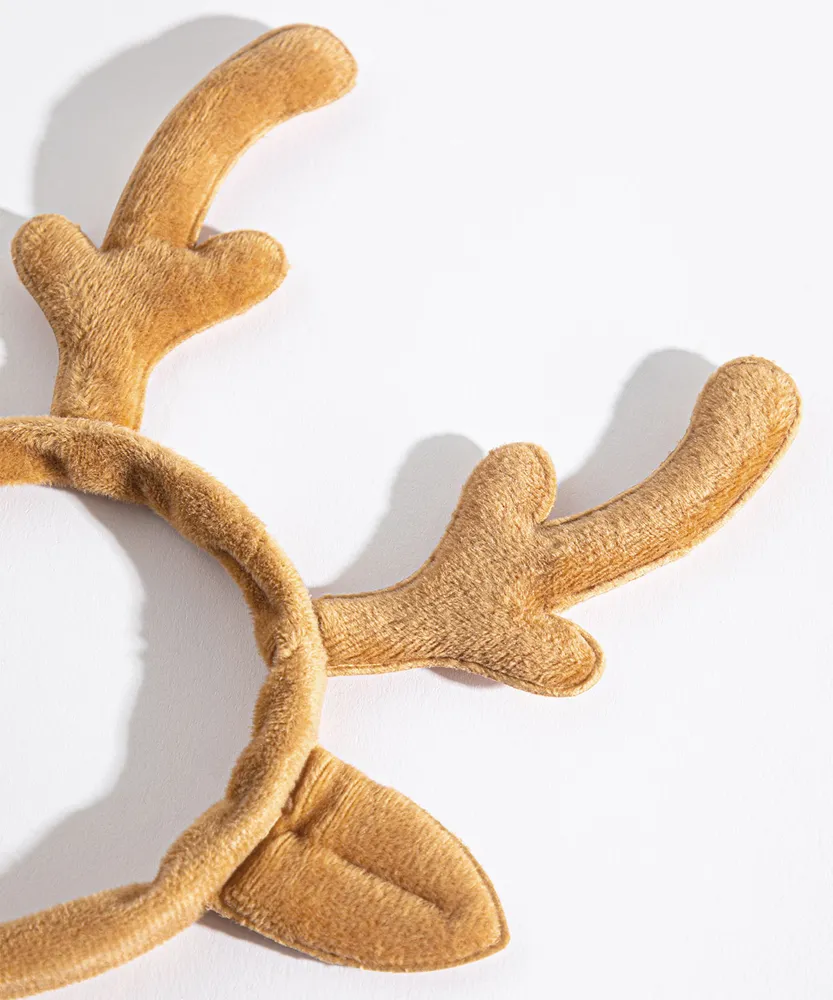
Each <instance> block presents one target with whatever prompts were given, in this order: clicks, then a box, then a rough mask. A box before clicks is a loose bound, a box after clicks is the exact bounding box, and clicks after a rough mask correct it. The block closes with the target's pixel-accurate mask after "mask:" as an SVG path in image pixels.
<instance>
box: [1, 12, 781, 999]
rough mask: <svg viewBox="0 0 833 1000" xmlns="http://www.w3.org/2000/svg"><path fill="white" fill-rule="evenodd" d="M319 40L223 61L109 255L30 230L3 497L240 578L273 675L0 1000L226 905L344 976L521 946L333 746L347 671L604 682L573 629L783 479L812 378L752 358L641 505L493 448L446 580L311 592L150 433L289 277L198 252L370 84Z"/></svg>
mask: <svg viewBox="0 0 833 1000" xmlns="http://www.w3.org/2000/svg"><path fill="white" fill-rule="evenodd" d="M354 78H355V63H354V61H353V59H352V57H351V56H350V54H349V53H348V52H347V50H346V49H345V48H344V46H343V45H342V44H341V43H340V42H339V41H338V40H337V39H336V38H334V37H333V36H332V35H331V34H329V33H328V32H326V31H324V30H323V29H320V28H311V27H306V26H294V27H290V28H284V29H281V30H280V31H276V32H272V33H270V34H267V35H264V36H263V37H262V38H261V39H258V40H257V41H255V42H254V43H253V44H251V45H250V46H248V47H247V48H245V49H243V50H242V51H240V52H238V53H237V54H236V55H234V56H232V57H231V58H230V59H229V60H228V61H227V62H225V63H224V64H223V65H222V66H220V67H219V68H218V69H216V70H214V72H212V73H211V74H210V75H209V76H208V77H206V79H205V80H203V81H202V83H200V84H199V86H197V87H196V89H195V90H193V91H192V92H191V93H190V94H189V95H188V96H187V97H185V99H184V100H183V101H182V102H181V103H180V104H179V105H178V106H177V107H176V108H175V109H174V111H173V112H172V113H171V114H170V116H169V117H168V118H167V119H166V121H165V122H164V123H163V125H162V126H161V127H160V129H159V131H158V132H157V133H156V135H155V136H154V137H153V139H152V140H151V142H150V145H149V146H148V148H147V150H146V151H145V153H144V154H143V156H142V158H141V160H140V162H139V164H138V165H137V167H136V169H135V171H134V173H133V176H132V177H131V179H130V181H129V183H128V185H127V187H126V189H125V191H124V194H123V195H122V198H121V200H120V202H119V205H118V207H117V209H116V212H115V214H114V216H113V220H112V222H111V224H110V228H109V230H108V232H107V236H106V238H105V240H104V243H103V245H102V247H101V249H97V248H96V247H95V246H93V244H92V243H91V242H90V241H89V240H88V239H87V238H86V236H84V234H83V233H82V232H81V231H80V230H79V229H77V228H76V227H75V226H73V225H72V224H71V223H70V222H68V221H67V220H66V219H63V218H61V217H60V216H41V217H38V218H35V219H33V220H31V221H30V222H28V223H27V224H26V225H24V226H23V228H22V229H21V230H20V232H19V233H18V234H17V236H16V237H15V240H14V243H13V247H12V253H13V256H14V262H15V265H16V267H17V270H18V273H19V274H20V277H21V279H22V280H23V282H24V283H25V284H26V287H27V288H28V289H29V291H30V292H31V294H32V295H33V296H34V298H35V299H36V300H37V302H38V303H39V305H40V306H41V308H42V309H43V311H44V313H45V315H46V317H47V319H48V320H49V322H50V324H51V325H52V328H53V330H54V331H55V336H56V338H57V341H58V346H59V352H60V360H59V369H58V376H57V380H56V385H55V395H54V400H53V405H52V414H51V416H49V417H30V418H20V419H7V420H2V421H0V482H2V483H3V484H13V483H36V484H43V485H50V486H63V487H70V488H73V489H78V490H83V491H85V492H89V493H96V494H100V495H103V496H108V497H112V498H113V499H116V500H122V501H128V502H131V503H140V504H145V505H146V506H148V507H150V508H152V509H153V510H155V511H156V512H157V513H158V514H159V515H160V516H161V517H163V518H165V519H166V520H167V521H168V522H169V523H170V524H172V525H173V526H174V527H175V528H176V529H177V530H178V531H179V532H180V533H181V534H182V535H184V536H185V537H186V538H189V539H191V541H193V542H194V543H195V544H196V545H199V546H200V547H202V548H203V549H205V550H206V551H208V552H210V553H211V554H212V555H214V556H215V557H216V558H217V559H219V560H220V561H221V562H222V563H223V565H224V566H225V567H226V569H227V570H228V571H229V573H230V574H231V575H232V576H233V577H234V579H235V580H236V581H237V583H238V584H239V586H240V588H241V590H242V591H243V595H244V597H245V599H246V601H247V602H248V604H249V606H250V608H251V611H252V615H253V620H254V629H255V635H256V638H257V642H258V645H259V648H260V651H261V653H262V655H263V658H264V660H265V661H266V664H267V667H268V668H269V672H268V674H267V678H266V681H265V683H264V685H263V688H262V691H261V693H260V696H259V698H258V701H257V705H256V708H255V714H254V726H253V735H252V739H251V742H250V743H249V745H248V746H247V747H246V749H245V750H244V751H243V753H242V755H241V756H240V758H239V760H238V761H237V764H236V765H235V768H234V770H233V772H232V775H231V779H230V781H229V785H228V788H227V790H226V794H225V796H224V798H223V799H222V800H221V801H220V802H218V803H216V804H215V805H214V806H213V807H212V808H211V809H209V810H208V811H207V812H206V813H205V814H204V815H203V816H201V817H200V818H199V819H198V820H197V821H196V822H195V823H194V824H193V825H192V826H191V827H189V828H188V829H187V830H186V831H185V832H184V833H183V834H182V835H181V836H180V837H179V838H178V839H177V841H176V842H175V843H174V844H173V846H172V847H171V848H170V850H169V851H168V853H167V854H166V855H165V857H164V858H163V860H162V863H161V865H160V868H159V872H158V874H157V876H156V878H155V879H154V880H153V881H152V882H149V883H146V884H141V885H131V886H126V887H123V888H120V889H113V890H109V891H107V892H102V893H99V894H97V895H94V896H89V897H86V898H84V899H79V900H76V901H75V902H72V903H65V904H62V905H60V906H56V907H53V908H52V909H50V910H46V911H44V912H41V913H37V914H34V915H33V916H30V917H25V918H22V919H19V920H16V921H13V922H11V923H7V924H4V925H0V998H10V997H22V996H28V995H30V994H33V993H37V992H39V991H41V990H47V989H52V988H55V987H58V986H63V985H66V984H68V983H73V982H76V981H78V980H81V979H84V978H86V977H88V976H92V975H95V974H97V973H99V972H103V971H105V970H106V969H109V968H112V967H113V966H115V965H118V964H120V963H122V962H126V961H128V960H129V959H131V958H134V957H135V956H137V955H139V954H141V953H143V952H145V951H147V950H149V949H150V948H152V947H154V946H155V945H157V944H160V943H161V942H163V941H165V940H166V939H167V938H169V937H171V936H172V935H174V934H176V933H177V932H178V931H180V930H182V929H183V928H185V927H187V926H188V925H189V924H191V923H192V922H193V921H194V920H196V919H197V918H199V917H200V916H201V914H203V913H204V912H205V911H206V910H207V909H214V910H216V911H218V912H219V913H222V914H224V915H225V916H227V917H231V918H232V919H234V920H237V921H238V922H240V923H242V924H244V925H246V926H248V927H250V928H253V929H254V930H256V931H259V932H260V933H261V934H264V935H266V936H268V937H271V938H273V939H275V940H277V941H280V942H281V943H283V944H286V945H289V946H291V947H293V948H298V949H300V950H302V951H306V952H308V953H310V954H312V955H315V956H317V957H319V958H322V959H325V960H326V961H330V962H338V963H342V964H347V965H356V966H361V967H364V968H372V969H387V970H411V971H412V970H419V969H436V968H441V967H444V966H449V965H456V964H460V963H463V962H468V961H472V960H474V959H476V958H480V957H482V956H485V955H488V954H490V953H491V952H494V951H496V950H498V949H499V948H501V947H503V946H504V945H505V944H506V942H507V940H508V934H507V930H506V925H505V921H504V918H503V913H502V911H501V908H500V904H499V902H498V899H497V897H496V895H495V893H494V890H493V888H492V886H491V884H490V882H489V880H488V878H487V877H486V875H485V874H484V873H483V872H482V870H481V869H480V867H479V866H478V865H477V863H476V861H475V860H474V859H473V858H472V857H471V855H470V854H469V853H468V851H466V849H465V848H464V847H463V846H462V844H461V843H460V842H459V841H458V840H457V839H456V838H455V837H453V836H452V835H451V834H450V833H448V831H446V830H445V829H443V827H441V826H440V825H439V824H438V823H437V822H436V821H435V820H434V819H432V818H431V817H430V816H428V815H427V814H426V813H425V812H423V811H422V810H421V809H419V808H418V807H417V806H416V805H415V804H414V803H412V802H410V801H409V800H408V799H406V798H405V797H404V796H402V795H400V794H399V793H397V792H395V791H393V790H392V789H387V788H382V787H381V786H379V785H376V784H375V783H374V782H372V781H370V780H369V779H368V778H366V777H365V776H364V775H362V774H360V773H359V772H358V771H356V770H354V769H353V768H351V767H349V766H348V765H346V764H344V763H342V762H341V761H339V760H337V759H336V758H335V757H333V756H331V755H330V754H328V753H327V752H326V751H325V750H323V749H321V748H320V747H318V746H317V745H316V740H317V730H318V721H319V715H320V711H321V705H322V700H323V695H324V689H325V686H326V679H327V675H328V674H329V675H338V674H347V673H369V672H382V671H389V670H401V669H405V668H407V667H414V666H420V665H426V664H438V663H442V664H445V665H451V666H455V667H459V668H461V669H464V670H471V671H475V672H477V673H481V674H485V675H486V676H488V677H492V678H495V679H497V680H501V681H503V682H504V683H506V684H511V685H513V686H515V687H519V688H523V689H524V690H527V691H532V692H535V693H539V694H548V695H566V694H576V693H578V692H580V691H583V690H585V689H586V688H587V687H589V686H590V685H591V684H593V683H594V682H595V681H596V680H597V679H598V677H599V675H600V673H601V670H602V654H601V651H600V649H599V647H598V645H597V643H596V642H595V641H594V640H593V639H592V638H591V637H590V636H589V635H587V634H586V633H585V632H584V631H582V630H581V629H580V628H578V626H576V625H574V624H573V623H572V622H569V621H567V620H566V619H564V618H561V617H558V614H557V612H560V611H563V610H564V609H566V608H568V607H569V606H570V605H572V604H575V603H576V602H578V601H581V600H584V599H585V598H587V597H591V596H593V595H594V594H597V593H599V592H600V591H603V590H605V589H607V588H609V587H613V586H615V585H616V584H618V583H622V582H624V581H625V580H628V579H630V578H631V577H633V576H636V575H638V574H640V573H643V572H645V571H646V570H648V569H651V568H652V567H654V566H657V565H660V564H661V563H663V562H666V561H668V560H670V559H674V558H677V557H678V556H680V555H682V554H683V553H685V552H686V551H687V550H688V549H689V548H691V546H693V545H694V544H696V543H697V542H699V541H700V540H701V539H703V538H705V537H706V536H707V535H708V534H709V533H710V532H712V531H713V530H715V528H717V527H718V526H719V525H720V524H721V523H722V522H723V521H724V520H725V519H726V518H727V517H728V516H729V515H730V514H732V513H733V511H734V510H735V509H736V508H737V507H738V505H739V504H740V503H742V502H743V501H744V500H745V499H746V497H747V496H748V495H749V494H750V493H751V492H752V491H753V490H754V489H755V488H756V487H757V486H758V485H760V483H761V482H762V481H763V479H764V478H765V477H766V475H767V474H768V473H769V471H770V469H771V468H772V466H773V464H774V463H775V461H776V460H777V459H778V458H779V457H780V455H781V454H782V453H783V452H784V450H785V449H786V448H787V446H788V444H789V442H790V440H791V438H792V435H793V434H794V432H795V429H796V426H797V423H798V419H799V399H798V395H797V392H796V389H795V386H794V385H793V383H792V380H791V379H790V378H789V377H788V376H787V375H785V374H784V373H783V372H782V371H780V369H778V368H777V367H776V366H775V365H773V364H771V363H770V362H768V361H764V360H761V359H758V358H743V359H740V360H738V361H733V362H731V363H729V364H728V365H724V366H723V367H722V368H720V369H719V370H718V371H717V372H716V373H715V374H714V375H713V376H712V377H711V379H709V381H708V383H707V384H706V387H705V388H704V390H703V392H702V394H701V396H700V398H699V400H698V402H697V406H696V408H695V411H694V415H693V418H692V422H691V426H690V428H689V430H688V432H687V434H686V436H685V438H684V439H683V441H682V442H681V443H680V445H679V446H678V447H677V449H676V450H675V451H674V453H673V454H672V455H671V456H670V457H669V458H668V459H667V461H666V462H665V463H664V464H663V465H662V466H661V467H660V468H659V469H658V470H657V472H655V473H654V474H653V475H652V476H651V477H650V478H649V479H647V480H646V481H645V482H643V483H642V484H641V485H640V486H637V487H635V488H634V489H632V490H629V491H628V492H627V493H624V494H622V495H621V496H619V497H617V498H615V499H614V500H611V501H610V502H609V503H606V504H603V505H602V506H600V507H597V508H595V509H594V510H591V511H588V512H586V513H584V514H581V515H578V516H576V517H570V518H564V519H562V520H559V521H547V520H546V519H547V516H548V514H549V512H550V510H551V508H552V504H553V501H554V498H555V474H554V472H553V468H552V465H551V463H550V461H549V458H548V457H547V455H546V454H545V452H543V451H542V450H541V449H540V448H537V447H535V446H534V445H527V444H515V445H508V446H506V447H504V448H499V449H497V450H496V451H494V452H492V453H491V454H489V455H488V456H487V457H486V458H485V459H484V460H483V461H482V462H481V463H480V464H479V465H478V466H477V468H476V469H475V470H474V472H473V474H472V476H471V478H470V479H469V481H468V483H467V484H466V486H465V488H464V490H463V493H462V497H461V499H460V502H459V505H458V507H457V510H456V512H455V514H454V517H453V519H452V522H451V524H450V526H449V528H448V530H447V532H446V534H445V537H444V538H443V539H442V541H441V542H440V544H439V546H438V547H437V549H436V551H435V552H434V554H433V555H432V556H431V558H430V559H429V560H428V562H427V563H426V564H425V565H424V566H423V567H422V569H420V570H419V571H418V572H417V573H415V574H414V575H413V576H412V577H410V578H409V579H408V580H406V581H404V582H403V583H401V584H399V585H398V586H396V587H392V588H390V589H388V590H384V591H379V592H376V593H370V594H359V595H353V596H348V597H325V598H321V599H319V600H317V601H315V602H313V601H311V599H310V597H309V595H308V593H307V591H306V589H305V587H304V585H303V583H302V582H301V580H300V578H299V577H298V574H297V573H296V571H295V569H294V568H293V567H292V565H291V564H290V562H289V560H288V559H287V558H286V556H285V555H284V554H283V553H282V552H281V550H280V549H279V548H278V547H277V546H276V544H275V543H274V542H273V541H272V539H271V538H270V537H269V535H268V534H267V532H266V529H265V528H264V526H263V525H262V524H261V523H260V521H258V520H257V518H256V517H255V516H254V515H253V514H252V513H251V512H250V511H249V510H248V509H247V508H246V507H245V506H244V505H243V504H242V503H241V501H240V500H238V499H237V498H236V497H235V496H234V495H233V494H232V493H231V492H230V491H229V490H227V489H226V488H225V487H224V486H222V485H221V484H220V483H218V482H216V481H215V480H214V479H212V478H211V477H210V476H209V475H208V474H207V473H205V472H203V471H202V470H201V469H199V468H197V467H196V466H195V465H193V464H192V463H190V462H189V461H188V460H187V459H185V458H182V457H180V456H178V455H176V454H174V453H173V452H171V451H169V450H168V449H166V448H163V447H162V446H161V445H158V444H156V443H154V442H153V441H150V440H149V439H147V438H145V437H143V436H142V435H141V434H139V433H138V430H137V428H138V426H139V423H140V420H141V413H142V407H143V401H144V393H145V387H146V383H147V379H148V376H149V374H150V371H151V370H152V368H153V366H154V365H155V364H156V362H157V361H158V360H159V359H160V358H161V357H162V356H163V355H164V354H165V353H166V352H167V351H169V350H171V348H173V347H174V346H176V344H178V343H179V342H180V341H182V340H184V339H185V338H186V337H189V336H190V335H191V334H193V333H196V332H197V331H199V330H202V329H205V328H206V327H209V326H211V325H213V324H215V323H218V322H220V321H221V320H223V319H225V318H227V317H229V316H232V315H234V314H236V313H239V312H242V311H243V310H245V309H247V308H249V307H250V306H251V305H253V304H254V303H256V302H258V301H260V300H261V299H263V298H264V297H265V296H267V295H268V294H270V293H271V292H272V291H273V290H274V289H275V288H276V287H277V286H278V285H279V284H280V282H281V280H282V279H283V277H284V274H285V271H286V265H285V260H284V255H283V251H282V249H281V247H280V246H279V245H278V244H277V243H276V242H275V241H274V240H272V239H271V238H270V237H269V236H266V235H264V234H263V233H256V232H235V233H228V234H223V235H219V236H215V237H213V238H211V239H209V240H207V241H206V242H205V243H202V244H200V245H197V243H196V240H197V235H198V233H199V230H200V225H201V223H202V220H203V218H204V216H205V212H206V209H207V206H208V204H209V202H210V200H211V197H212V195H213V193H214V191H215V190H216V188H217V185H218V184H219V183H220V181H221V180H222V178H223V176H224V174H225V173H226V171H227V170H228V169H229V168H230V167H231V165H232V164H233V163H234V161H235V160H236V159H237V157H238V156H240V155H241V153H242V152H243V151H244V150H245V149H246V148H247V147H248V146H249V145H250V144H251V143H252V142H254V141H255V140H256V139H257V138H259V137H260V136H261V135H263V134H264V133H265V132H266V131H267V130H268V129H269V128H271V127H272V126H274V125H276V124H278V123H279V122H281V121H284V120H286V119H287V118H290V117H291V116H293V115H296V114H299V113H301V112H303V111H309V110H312V109H314V108H317V107H321V106H323V105H325V104H327V103H329V102H330V101H333V100H335V99H336V98H338V97H341V96H342V95H343V94H345V93H346V92H347V91H348V90H349V89H350V88H351V87H352V85H353V82H354Z"/></svg>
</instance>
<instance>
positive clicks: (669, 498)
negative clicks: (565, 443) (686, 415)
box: [316, 358, 800, 695]
mask: <svg viewBox="0 0 833 1000" xmlns="http://www.w3.org/2000/svg"><path fill="white" fill-rule="evenodd" d="M799 411H800V403H799V397H798V392H797V390H796V388H795V384H794V383H793V381H792V379H791V378H790V377H789V376H788V375H786V374H785V373H784V372H782V371H781V369H780V368H777V367H776V366H775V365H773V364H772V363H771V362H769V361H764V360H763V359H760V358H741V359H739V360H737V361H732V362H730V363H729V364H727V365H724V366H723V367H722V368H719V369H718V370H717V371H716V372H715V373H714V375H712V377H711V378H710V379H709V381H708V383H707V384H706V386H705V388H704V389H703V391H702V393H701V394H700V398H699V399H698V401H697V405H696V407H695V409H694V414H693V416H692V420H691V425H690V427H689V429H688V432H687V433H686V435H685V437H684V438H683V440H682V441H681V442H680V444H679V445H678V447H677V448H676V450H675V451H674V452H673V454H672V455H670V456H669V458H668V459H667V460H666V461H665V462H664V464H663V465H662V466H660V468H659V469H658V470H657V471H656V472H655V473H654V474H653V475H652V476H650V477H649V478H648V479H646V480H645V481H644V482H643V483H642V484H641V485H639V486H636V487H634V489H632V490H629V491H628V492H626V493H623V494H622V495H621V496H619V497H617V498H615V499H614V500H611V501H609V502H608V503H605V504H602V506H600V507H597V508H595V509H594V510H590V511H587V512H586V513H584V514H579V515H577V516H575V517H568V518H563V519H562V520H558V521H547V520H546V518H547V516H548V515H549V513H550V510H551V509H552V505H553V502H554V500H555V487H556V484H555V472H554V470H553V467H552V463H551V462H550V459H549V456H548V455H547V454H546V452H545V451H543V450H542V449H541V448H538V447H536V446H535V445H529V444H512V445H506V446H505V447H503V448H498V449H497V450H495V451H493V452H491V453H490V454H489V455H488V456H487V457H486V458H485V459H484V460H483V461H482V462H481V463H480V464H479V465H478V466H477V468H476V469H475V470H474V472H473V473H472V475H471V477H470V479H469V481H468V482H467V483H466V486H465V487H464V489H463V493H462V496H461V498H460V502H459V505H458V507H457V510H456V512H455V514H454V517H453V519H452V521H451V524H450V526H449V528H448V530H447V532H446V534H445V536H444V538H443V539H442V541H441V542H440V544H439V546H438V547H437V549H436V551H435V552H434V554H433V555H432V556H431V558H430V559H429V560H428V562H427V563H426V564H425V565H424V566H423V567H422V569H420V570H419V571H418V572H417V573H415V574H414V575H413V576H412V577H410V578H409V579H408V580H405V581H404V582H403V583H400V584H398V585H397V586H395V587H391V588H390V589H388V590H382V591H378V592H376V593H370V594H357V595H351V596H348V597H323V598H319V600H318V601H316V610H317V612H318V617H319V621H320V623H321V630H322V635H323V636H324V644H325V646H326V648H327V653H328V656H329V660H330V664H329V672H330V673H331V674H350V673H373V672H377V671H379V672H381V671H388V670H401V669H405V668H407V667H415V666H431V665H446V666H455V667H461V668H463V669H465V670H471V671H474V672H475V673H480V674H485V675H486V676H487V677H492V678H494V679H496V680H501V681H503V682H504V683H506V684H511V685H512V686H514V687H518V688H523V689H524V690H528V691H533V692H535V693H537V694H549V695H565V694H577V693H578V692H580V691H584V690H585V689H586V688H588V687H590V686H591V685H592V684H593V683H595V681H596V680H597V679H598V677H599V675H600V674H601V671H602V667H603V659H602V653H601V650H600V648H599V646H598V644H597V643H596V642H595V641H594V640H593V639H592V638H591V637H590V636H589V635H588V634H587V633H586V632H584V631H583V630H582V629H580V628H579V627H578V626H577V625H575V624H574V623H572V622H570V621H567V620H566V619H564V618H560V617H558V615H557V614H556V612H558V611H563V610H564V609H565V608H568V607H570V606H571V605H573V604H576V603H578V602H579V601H583V600H585V599H586V598H588V597H592V596H593V595H594V594H598V593H600V592H601V591H603V590H607V589H609V588H611V587H615V586H616V585H617V584H620V583H623V582H624V581H626V580H629V579H631V578H632V577H635V576H638V575H639V574H641V573H644V572H646V571H647V570H649V569H652V568H653V567H655V566H658V565H660V564H661V563H664V562H667V561H669V560H671V559H676V558H678V557H679V556H681V555H683V554H684V553H685V552H687V551H688V550H689V549H690V548H691V547H692V546H693V545H696V544H697V542H699V541H702V539H704V538H705V537H706V536H707V535H709V534H711V532H712V531H714V530H715V529H716V528H717V527H718V526H719V525H720V524H722V523H723V521H725V520H726V518H727V517H729V516H730V515H731V514H732V513H733V512H734V511H735V510H736V508H737V507H738V506H739V505H740V504H741V503H742V502H743V501H744V500H745V499H746V498H747V496H749V495H750V494H751V493H752V491H753V490H754V489H755V488H756V487H758V486H759V485H760V484H761V483H762V482H763V480H764V479H765V478H766V476H767V474H768V473H769V471H770V469H771V468H772V466H773V464H774V463H775V462H776V461H777V459H778V458H779V457H780V455H781V454H782V453H783V451H784V450H785V449H786V448H787V446H788V445H789V443H790V440H791V438H792V435H793V434H794V432H795V429H796V427H797V425H798V419H799Z"/></svg>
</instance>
